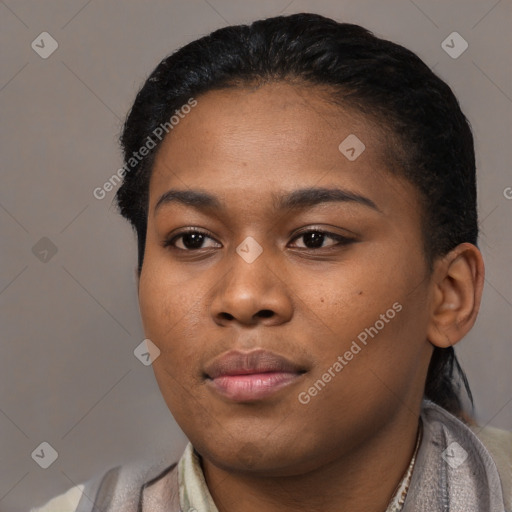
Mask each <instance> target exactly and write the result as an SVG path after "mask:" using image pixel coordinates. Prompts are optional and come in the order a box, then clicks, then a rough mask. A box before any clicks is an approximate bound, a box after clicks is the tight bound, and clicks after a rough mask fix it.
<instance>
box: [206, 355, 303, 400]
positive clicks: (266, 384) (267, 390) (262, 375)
mask: <svg viewBox="0 0 512 512" xmlns="http://www.w3.org/2000/svg"><path fill="white" fill-rule="evenodd" d="M205 370H206V371H205V374H206V384H207V385H208V386H209V387H210V388H211V389H212V391H214V392H215V393H218V394H220V395H221V396H223V397H224V398H227V399H228V400H231V401H234V402H255V401H259V400H263V399H265V398H267V397H270V396H271V395H274V394H275V393H277V392H278V391H279V390H281V389H283V388H286V387H288V386H290V385H291V384H293V383H295V382H296V381H297V380H299V379H300V378H301V377H302V375H303V374H304V373H306V370H305V369H303V368H302V367H301V366H300V365H297V364H295V363H292V362H291V361H289V360H288V359H286V358H284V357H282V356H279V355H277V354H274V353H273V352H268V351H265V350H255V351H252V352H245V353H244V352H240V351H231V352H228V353H225V354H223V355H221V356H219V357H217V358H215V359H214V360H213V361H212V362H211V363H209V364H208V365H207V366H206V369H205Z"/></svg>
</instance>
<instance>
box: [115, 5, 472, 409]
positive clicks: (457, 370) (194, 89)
mask: <svg viewBox="0 0 512 512" xmlns="http://www.w3.org/2000/svg"><path fill="white" fill-rule="evenodd" d="M277 81H288V82H292V83H297V82H299V83H303V84H306V85H317V86H321V87H322V89H324V90H327V91H329V94H328V96H329V97H330V100H331V101H332V102H333V103H335V104H338V105H340V106H343V107H345V108H347V109H353V110H357V111H358V112H360V113H362V114H363V115H364V116H365V117H366V118H367V119H368V120H372V121H374V122H375V123H378V124H379V125H380V126H381V127H383V128H382V133H384V134H385V137H386V138H387V139H388V140H389V142H390V144H389V145H388V147H387V148H386V149H385V152H384V157H385V160H386V164H387V168H389V170H390V171H391V172H395V173H397V174H399V175H401V176H403V177H405V178H406V179H407V180H408V181H409V182H410V183H412V184H413V185H414V186H415V187H416V188H417V190H418V191H419V192H420V194H419V195H420V197H421V202H422V204H421V205H419V206H420V207H421V208H422V211H423V216H422V219H423V226H422V232H423V238H424V247H425V251H424V253H425V257H426V261H427V263H428V266H429V269H430V270H432V263H433V261H434V260H435V259H436V258H437V257H440V256H443V255H445V254H446V253H447V252H449V251H450V250H451V249H453V248H454V247H456V246H457V245H458V244H460V243H464V242H469V243H472V244H475V245H476V243H477V237H478V219H477V206H476V199H477V198H476V176H475V154H474V144H473V135H472V133H471V128H470V125H469V122H468V120H467V119H466V117H465V116H464V114H463V113H462V111H461V109H460V106H459V103H458V101H457V99H456V97H455V95H454V94H453V92H452V90H451V89H450V87H449V86H448V85H447V84H446V83H445V82H444V81H443V80H441V79H440V78H439V77H438V76H437V75H435V74H434V73H433V71H432V70H431V69H430V68H429V67H428V66H427V65H426V64H425V63H424V62H423V61H422V60H421V59H420V58H419V57H418V56H417V55H416V54H415V53H413V52H412V51H410V50H408V49H406V48H404V47H403V46H400V45H398V44H396V43H393V42H391V41H387V40H385V39H381V38H379V37H376V36H375V35H374V34H373V33H372V32H370V31H369V30H367V29H365V28H363V27H361V26H359V25H355V24H351V23H339V22H337V21H335V20H333V19H330V18H326V17H324V16H321V15H318V14H312V13H300V14H293V15H289V16H277V17H274V18H268V19H264V20H258V21H255V22H254V23H252V24H250V25H237V26H228V27H224V28H221V29H219V30H216V31H214V32H212V33H211V34H209V35H207V36H204V37H202V38H200V39H198V40H195V41H193V42H191V43H189V44H187V45H185V46H184V47H182V48H180V49H179V50H177V51H176V52H174V53H172V54H171V55H169V56H168V57H166V58H164V59H163V60H162V61H161V62H160V63H159V64H158V66H157V67H156V68H155V69H154V71H153V72H152V73H151V75H150V76H149V77H148V79H147V80H146V82H145V83H144V85H143V86H142V88H141V89H140V91H139V92H138V94H137V97H136V99H135V102H134V104H133V106H132V108H131V110H130V112H129V114H128V116H127V119H126V122H125V124H124V128H123V131H122V133H121V136H120V143H121V146H122V149H123V153H124V159H125V162H126V163H127V162H129V161H130V162H131V166H132V168H131V170H129V172H126V173H125V175H124V179H123V182H122V185H121V186H120V188H119V190H118V191H117V194H116V200H117V205H118V208H119V211H120V213H121V214H122V215H123V216H124V217H125V218H126V219H128V220H129V221H130V223H131V224H132V226H133V228H134V229H135V231H136V234H137V239H138V271H139V272H140V271H141V269H142V264H143V260H144V249H145V242H146V229H147V216H148V202H149V201H148V199H149V181H150V177H151V171H152V167H153V163H154V159H155V156H156V154H157V151H158V148H159V147H160V145H161V142H162V140H163V138H160V137H156V136H155V130H156V129H157V128H158V127H159V126H162V125H165V123H167V125H169V119H170V118H171V116H172V115H173V113H174V112H176V111H177V110H178V111H179V109H180V108H181V107H182V106H183V105H186V104H187V103H188V102H189V101H190V99H191V98H197V97H198V96H199V95H201V94H204V93H206V92H208V91H212V90H216V89H217V90H218V89H225V88H229V87H244V86H259V85H262V84H265V83H272V82H277ZM150 140H151V141H152V144H151V149H150V150H149V151H148V152H147V155H146V156H145V157H144V158H140V161H139V160H137V161H134V160H133V155H134V153H137V152H138V151H139V150H140V148H141V147H142V146H144V145H146V147H148V146H149V145H148V144H147V141H150ZM130 159H131V160H130ZM461 382H462V383H463V385H464V387H465V389H466V392H467V394H468V397H469V400H470V402H471V403H472V402H473V400H472V396H471V390H470V388H469V385H468V383H467V379H466V377H465V375H464V372H463V371H462V369H461V367H460V365H459V363H458V361H457V358H456V355H455V352H454V350H453V347H448V348H439V347H435V348H434V353H433V355H432V359H431V362H430V366H429V370H428V375H427V379H426V385H425V397H426V398H429V399H431V400H433V401H434V402H436V403H438V404H439V405H441V406H442V407H444V408H445V409H447V410H449V411H451V412H453V413H455V414H457V415H459V416H461V415H462V410H463V406H462V400H461V397H460V383H461Z"/></svg>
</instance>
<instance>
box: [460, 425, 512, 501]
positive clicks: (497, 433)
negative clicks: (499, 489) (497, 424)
mask: <svg viewBox="0 0 512 512" xmlns="http://www.w3.org/2000/svg"><path fill="white" fill-rule="evenodd" d="M470 428H471V430H472V431H473V432H474V433H475V435H476V436H477V437H478V439H480V441H481V442H482V444H483V445H484V446H485V447H486V448H487V451H488V452H489V453H490V454H491V457H492V458H493V460H494V462H495V464H496V467H497V468H498V473H499V475H500V479H501V483H502V486H503V495H504V497H505V499H506V500H507V506H508V508H510V509H512V432H510V431H507V430H500V429H497V428H494V427H478V426H471V427H470Z"/></svg>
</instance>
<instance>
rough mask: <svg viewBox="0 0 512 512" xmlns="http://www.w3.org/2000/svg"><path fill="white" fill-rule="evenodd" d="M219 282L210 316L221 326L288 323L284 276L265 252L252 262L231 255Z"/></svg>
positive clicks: (290, 305) (288, 296) (289, 302)
mask: <svg viewBox="0 0 512 512" xmlns="http://www.w3.org/2000/svg"><path fill="white" fill-rule="evenodd" d="M228 265H229V270H228V271H227V272H226V273H224V275H223V276H222V278H221V279H220V280H219V281H218V283H217V285H216V287H215V289H214V296H213V299H212V302H211V315H212V317H213V320H214V321H215V323H217V324H218V325H221V326H227V325H232V324H234V323H238V324H240V325H242V324H243V325H246V326H248V325H256V324H258V323H263V324H265V325H269V326H270V325H280V324H283V323H285V322H288V321H290V319H291V317H292V315H293V301H292V294H291V290H290V288H289V285H288V284H287V283H286V276H285V273H283V271H282V269H279V268H278V266H277V265H276V264H275V261H274V262H272V261H271V255H270V254H268V253H267V254H266V251H263V253H262V254H261V255H260V256H259V257H258V258H257V259H256V260H255V261H252V262H251V263H248V262H247V261H245V260H244V259H243V258H242V257H240V256H239V254H238V253H236V252H235V253H234V254H233V257H232V258H231V261H230V262H229V264H228Z"/></svg>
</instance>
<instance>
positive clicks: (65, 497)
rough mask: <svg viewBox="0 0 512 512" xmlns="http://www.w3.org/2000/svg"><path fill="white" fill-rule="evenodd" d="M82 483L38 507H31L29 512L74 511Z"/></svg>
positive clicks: (82, 488) (80, 494)
mask: <svg viewBox="0 0 512 512" xmlns="http://www.w3.org/2000/svg"><path fill="white" fill-rule="evenodd" d="M84 487H85V486H84V484H81V485H77V486H75V487H73V488H72V489H69V490H68V491H67V492H65V493H64V494H61V495H60V496H56V497H55V498H53V499H51V500H50V501H49V502H48V503H46V504H45V505H43V506H42V507H40V508H32V509H30V512H75V510H76V508H77V507H78V503H79V502H80V498H81V497H82V494H83V491H84Z"/></svg>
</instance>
